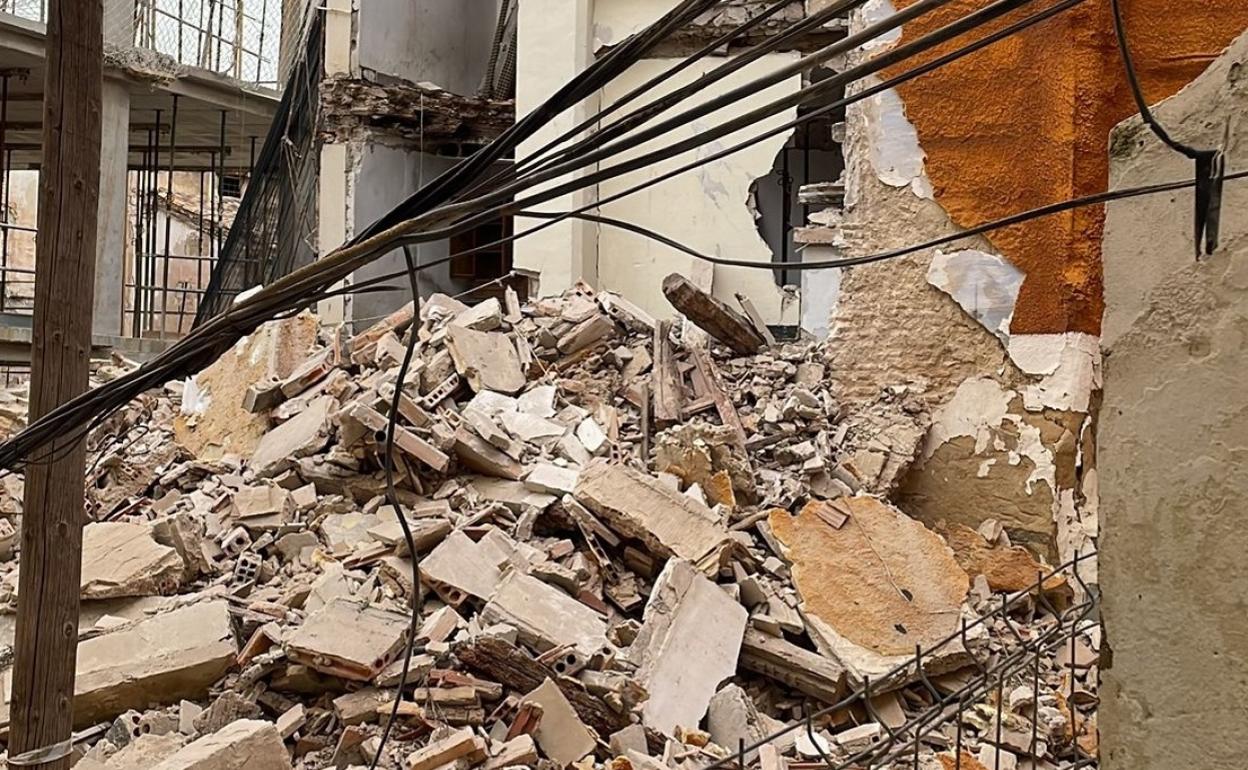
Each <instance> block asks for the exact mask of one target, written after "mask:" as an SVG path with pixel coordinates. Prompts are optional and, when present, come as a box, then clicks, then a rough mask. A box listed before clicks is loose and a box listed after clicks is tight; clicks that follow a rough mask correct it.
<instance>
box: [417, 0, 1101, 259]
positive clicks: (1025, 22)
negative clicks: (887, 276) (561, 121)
mask: <svg viewBox="0 0 1248 770" xmlns="http://www.w3.org/2000/svg"><path fill="white" fill-rule="evenodd" d="M1081 2H1084V0H1062V1H1061V2H1059V3H1056V4H1054V5H1053V6H1051V7H1049V8H1046V9H1044V10H1042V11H1038V12H1037V13H1035V14H1032V15H1031V16H1028V17H1026V18H1024V19H1022V20H1020V21H1018V22H1015V23H1013V24H1010V25H1008V26H1006V27H1004V28H1002V29H1000V30H998V31H996V32H994V33H992V34H989V35H986V36H985V37H983V38H981V39H979V40H976V41H974V42H972V43H969V44H967V45H966V46H964V47H962V48H959V49H957V50H955V51H952V52H950V53H948V54H945V55H943V56H940V57H938V58H936V59H933V60H931V61H929V62H926V63H924V64H922V65H920V66H918V67H915V68H913V69H911V70H908V71H906V72H904V73H901V74H900V75H897V76H895V77H893V78H890V79H889V80H886V81H884V82H881V83H878V84H876V85H874V86H871V87H869V88H866V89H863V90H861V91H858V92H856V93H854V94H852V95H850V96H845V97H842V98H840V99H837V100H835V101H833V102H832V103H830V104H827V105H824V106H823V107H820V108H819V109H816V110H813V111H811V112H808V113H806V114H804V115H801V116H799V117H798V118H796V119H795V120H792V121H790V122H788V123H785V124H783V125H780V126H777V127H776V128H773V129H770V130H767V131H764V132H763V133H761V134H758V135H756V136H753V137H750V138H748V139H745V140H743V141H741V142H739V143H737V144H735V145H732V146H730V147H728V148H726V149H723V150H719V151H716V152H714V153H711V154H710V155H707V156H703V157H699V158H697V159H696V160H694V161H692V162H690V163H688V164H685V165H684V166H680V167H677V168H675V169H672V170H671V171H667V172H664V173H663V174H660V175H658V176H656V177H652V178H650V179H647V180H645V181H644V182H641V183H640V184H637V185H635V186H633V187H630V188H628V189H626V190H622V191H620V192H618V193H615V194H613V195H610V196H608V197H607V198H604V199H600V200H596V201H593V202H591V203H589V204H587V205H585V206H582V207H581V208H579V209H576V210H575V211H573V212H569V213H567V214H566V215H563V216H561V217H556V218H555V219H554V220H551V221H549V222H547V223H545V224H543V225H540V226H538V227H537V228H534V230H533V231H532V232H536V231H539V230H543V229H546V228H548V227H553V226H554V225H556V224H559V223H560V222H562V221H564V220H566V219H568V218H571V217H573V216H575V215H576V214H581V213H586V212H589V211H591V210H593V209H595V208H600V207H602V206H605V205H607V204H609V203H613V202H615V201H617V200H620V199H621V198H624V197H626V196H628V195H632V194H635V193H637V192H639V191H641V190H644V189H647V188H649V187H653V186H654V185H657V184H660V183H661V182H664V181H667V180H668V179H672V178H673V177H676V176H678V175H680V174H683V173H685V172H687V171H691V170H693V169H695V168H698V167H699V166H703V165H706V164H708V163H712V162H714V161H716V160H720V159H722V158H725V157H728V156H730V155H733V154H735V153H738V152H740V151H741V150H744V149H746V148H748V147H751V146H753V145H755V144H757V143H759V142H761V141H764V140H765V139H768V138H770V137H772V136H776V135H779V134H781V133H784V132H786V131H789V130H792V129H794V128H796V127H798V126H800V125H803V124H805V123H807V122H809V121H812V120H815V119H817V118H819V117H822V116H824V115H826V114H828V113H830V112H832V111H834V110H837V109H840V108H842V107H845V106H847V105H849V104H853V103H855V102H858V101H861V100H862V99H865V98H867V97H869V96H872V95H874V94H876V93H880V92H882V91H884V90H887V89H889V88H893V87H896V86H897V85H899V84H901V83H903V82H906V81H908V80H911V79H913V78H915V77H918V76H920V75H923V74H926V73H927V72H931V71H932V70H935V69H937V68H939V67H942V66H945V65H947V64H949V63H950V62H953V61H956V60H957V59H960V58H962V57H964V56H966V55H968V54H970V53H974V52H975V51H978V50H980V49H981V48H984V47H986V46H988V45H991V44H992V43H995V42H998V41H1000V40H1002V39H1005V38H1007V37H1009V36H1011V35H1014V34H1017V33H1018V32H1020V31H1022V30H1023V29H1026V28H1028V27H1030V26H1032V25H1034V24H1037V23H1039V22H1042V21H1045V20H1047V19H1048V18H1050V17H1052V16H1054V15H1056V14H1058V13H1061V12H1063V11H1065V10H1068V9H1069V8H1072V7H1074V6H1076V5H1078V4H1079V3H1081ZM916 42H918V41H916ZM662 159H665V158H659V160H662ZM639 165H641V166H644V165H645V164H639ZM619 168H620V167H619V166H616V167H612V168H611V169H608V170H607V171H605V172H600V173H598V174H591V175H589V176H588V177H584V178H582V179H581V180H579V181H578V182H570V183H567V184H565V185H561V186H559V187H556V188H554V189H553V190H549V191H544V192H543V193H542V194H538V195H535V196H532V197H529V198H525V199H521V200H518V201H514V202H511V203H508V204H504V205H500V206H498V207H496V208H494V209H491V210H490V211H489V212H486V213H485V214H481V215H478V216H476V217H474V218H471V219H469V220H467V222H468V227H475V226H477V225H479V224H484V223H485V222H489V221H493V219H494V218H495V217H498V216H503V215H506V214H513V213H515V212H517V211H520V210H523V209H525V208H528V207H530V206H533V205H537V204H538V203H542V202H545V201H546V200H550V199H552V198H554V197H557V196H558V195H563V194H566V193H568V192H573V191H575V190H576V189H579V187H580V186H581V185H582V184H597V183H600V182H602V181H606V180H607V179H610V178H614V177H615V176H620V175H622V174H623V173H628V172H629V171H632V170H635V169H634V168H632V167H631V166H630V167H629V168H626V169H624V170H623V171H619ZM446 232H454V231H453V230H451V231H446ZM429 235H430V233H425V234H423V235H413V236H400V237H399V238H398V239H397V242H398V243H408V242H412V243H416V242H424V241H425V240H428V238H427V237H426V236H429ZM513 237H514V236H513ZM507 240H508V239H506V238H505V239H501V240H499V241H495V242H494V243H491V244H486V245H485V246H483V247H480V248H481V249H482V250H484V249H486V248H493V247H496V246H498V245H500V244H502V243H505V242H506V241H507Z"/></svg>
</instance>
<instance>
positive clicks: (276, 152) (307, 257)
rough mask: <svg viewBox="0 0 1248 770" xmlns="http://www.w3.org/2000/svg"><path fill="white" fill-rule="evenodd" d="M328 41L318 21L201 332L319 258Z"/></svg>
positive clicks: (207, 303)
mask: <svg viewBox="0 0 1248 770" xmlns="http://www.w3.org/2000/svg"><path fill="white" fill-rule="evenodd" d="M323 41H324V17H323V15H322V14H313V16H312V18H311V20H310V25H309V29H308V30H307V32H306V35H305V37H304V50H303V55H302V56H301V57H300V58H299V59H298V60H297V61H296V62H295V63H294V66H293V68H292V71H291V75H290V78H289V79H288V80H287V81H286V86H285V89H284V91H283V94H282V101H281V104H279V105H278V108H277V114H276V115H275V116H274V118H273V123H272V125H271V126H270V128H269V133H268V135H267V136H266V137H265V139H264V146H263V148H262V149H261V150H260V153H259V155H258V156H257V158H256V162H255V166H254V167H253V168H252V172H251V177H250V179H249V180H248V182H247V189H246V191H245V192H244V193H243V198H242V201H241V202H240V203H239V207H238V213H237V214H236V215H235V217H234V222H233V224H232V225H231V226H230V232H229V235H228V236H226V240H225V243H224V245H223V246H222V247H221V250H220V252H219V257H218V260H217V263H216V265H215V267H214V268H213V272H212V279H211V280H210V281H209V283H208V288H207V290H206V291H205V294H204V296H203V298H202V300H201V302H200V305H199V310H198V312H197V314H196V317H195V324H196V325H199V324H202V323H203V322H204V321H206V320H207V319H209V318H212V317H213V316H215V315H218V314H219V313H222V312H224V311H225V310H226V309H228V308H229V307H230V305H231V304H232V303H233V301H234V298H235V297H236V296H237V295H238V294H239V292H241V291H244V290H246V289H248V288H250V287H252V286H257V285H262V284H266V283H271V282H272V281H273V280H275V279H277V278H280V277H281V276H284V275H286V274H287V273H290V272H291V271H293V270H295V269H296V268H298V267H301V266H302V265H305V264H309V263H311V262H312V261H313V260H314V259H315V258H316V251H315V242H316V241H315V237H316V221H315V218H314V217H315V214H314V212H315V208H316V207H315V202H316V180H317V167H318V162H319V152H318V146H319V145H318V143H317V140H316V116H317V105H318V86H319V84H320V77H321V67H322V64H321V62H322V56H323V52H324V42H323Z"/></svg>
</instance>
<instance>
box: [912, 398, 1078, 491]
mask: <svg viewBox="0 0 1248 770" xmlns="http://www.w3.org/2000/svg"><path fill="white" fill-rule="evenodd" d="M1018 395H1019V394H1018V393H1017V392H1016V391H1014V390H1011V389H1009V388H1006V387H1004V386H1002V385H1001V383H999V382H997V381H996V380H994V379H992V378H990V377H973V378H971V379H969V380H966V381H965V382H963V383H962V384H961V385H959V386H958V390H957V392H956V393H954V395H953V399H952V400H950V401H949V403H948V404H945V406H944V407H942V408H941V409H940V410H939V411H937V413H936V414H935V416H934V417H933V419H932V427H931V430H929V431H928V434H927V438H926V439H925V440H924V444H923V457H924V459H925V460H928V459H931V457H932V455H934V454H935V453H936V450H937V449H939V448H940V447H941V446H942V445H944V444H946V443H947V442H949V441H952V440H953V439H955V438H959V437H962V436H968V437H971V438H973V439H975V454H977V455H978V454H985V453H987V452H989V451H993V452H1008V454H1007V457H1008V462H1009V464H1010V465H1018V464H1020V463H1021V462H1022V461H1023V459H1024V458H1025V459H1027V460H1030V461H1031V464H1032V466H1033V467H1032V472H1031V475H1030V476H1028V478H1027V481H1026V482H1025V485H1024V486H1025V489H1026V492H1027V494H1028V495H1030V494H1032V492H1033V491H1034V487H1035V484H1036V483H1037V482H1043V483H1045V484H1048V485H1049V489H1050V490H1053V491H1054V493H1055V494H1056V490H1057V466H1056V464H1055V463H1054V459H1053V452H1052V451H1051V450H1050V449H1049V448H1048V447H1046V446H1045V445H1044V440H1043V438H1042V437H1041V435H1040V429H1039V428H1037V427H1036V426H1034V425H1030V424H1028V423H1026V422H1024V421H1023V419H1022V417H1021V416H1019V415H1017V414H1011V413H1010V404H1011V403H1012V402H1013V401H1014V399H1015V398H1017V397H1018ZM1007 423H1008V424H1010V425H1012V426H1013V428H1014V432H1016V433H1017V435H1018V442H1017V446H1016V447H1015V448H1014V449H1012V450H1007V449H1006V444H1005V441H1004V439H1003V437H1002V433H1003V431H1002V426H1004V425H1006V424H1007ZM995 462H996V459H995V458H987V459H985V461H984V462H983V463H981V464H980V466H979V471H978V476H979V478H986V477H987V476H988V473H989V470H990V469H991V467H992V466H993V464H994V463H995Z"/></svg>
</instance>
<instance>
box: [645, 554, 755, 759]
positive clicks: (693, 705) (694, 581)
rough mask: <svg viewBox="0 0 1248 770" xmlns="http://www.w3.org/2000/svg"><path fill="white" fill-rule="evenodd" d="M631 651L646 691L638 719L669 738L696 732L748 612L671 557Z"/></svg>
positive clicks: (733, 659) (728, 671)
mask: <svg viewBox="0 0 1248 770" xmlns="http://www.w3.org/2000/svg"><path fill="white" fill-rule="evenodd" d="M644 618H645V620H644V622H643V623H642V626H641V631H640V632H639V633H638V635H637V639H636V640H635V641H634V642H633V645H632V651H633V655H634V659H635V660H636V662H637V664H638V667H637V675H636V676H637V682H638V683H639V684H640V685H641V686H642V687H644V688H646V690H647V691H649V693H650V698H649V699H648V700H647V701H646V703H645V705H644V706H643V708H642V721H643V722H644V723H645V724H646V725H647V726H648V727H652V728H654V729H655V730H659V731H662V732H664V733H667V734H668V735H674V734H675V731H676V728H677V727H686V728H696V727H697V726H698V724H699V723H700V722H701V721H702V717H703V716H704V715H705V714H706V709H707V706H708V705H709V704H710V702H711V697H712V696H713V695H714V694H715V689H716V688H717V687H719V684H720V682H723V681H724V680H725V679H729V678H730V677H732V676H734V675H735V674H736V672H737V658H738V657H739V655H740V652H741V638H742V636H743V635H744V634H745V625H746V622H747V620H748V613H747V612H746V611H745V608H744V607H742V606H741V605H740V604H738V603H737V602H735V601H733V599H732V597H730V596H729V595H728V594H727V593H726V592H725V591H724V590H723V589H722V588H720V587H719V586H717V585H715V584H714V583H712V582H711V581H710V580H707V579H706V578H705V577H703V576H702V574H700V573H699V572H698V571H697V569H695V568H694V566H693V565H692V564H690V563H689V562H687V561H683V560H681V559H671V560H669V561H668V563H667V566H666V567H664V568H663V572H662V573H660V574H659V577H658V579H657V580H656V581H655V584H654V590H653V591H651V593H650V600H649V601H648V602H647V603H646V610H645V615H644Z"/></svg>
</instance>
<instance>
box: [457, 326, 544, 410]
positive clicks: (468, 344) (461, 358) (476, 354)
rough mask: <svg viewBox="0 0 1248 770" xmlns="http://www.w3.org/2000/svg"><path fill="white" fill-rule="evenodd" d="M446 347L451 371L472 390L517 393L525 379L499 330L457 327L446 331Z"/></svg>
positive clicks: (508, 340)
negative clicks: (452, 365) (475, 329)
mask: <svg viewBox="0 0 1248 770" xmlns="http://www.w3.org/2000/svg"><path fill="white" fill-rule="evenodd" d="M446 346H447V350H449V351H450V353H451V358H452V360H454V362H455V371H457V372H459V375H460V376H461V377H463V378H464V379H465V380H467V381H468V384H469V386H471V387H472V389H473V390H476V391H481V390H496V391H498V392H499V393H507V394H513V395H514V394H515V393H518V392H519V391H520V390H521V389H522V388H524V386H525V384H527V382H528V380H527V379H526V378H525V376H524V371H523V370H522V369H521V367H520V358H519V356H518V355H517V353H516V346H515V345H514V344H513V343H512V341H511V338H510V337H508V336H507V335H506V334H503V333H502V332H478V331H473V330H472V329H465V328H463V327H460V326H449V327H447V330H446Z"/></svg>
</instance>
